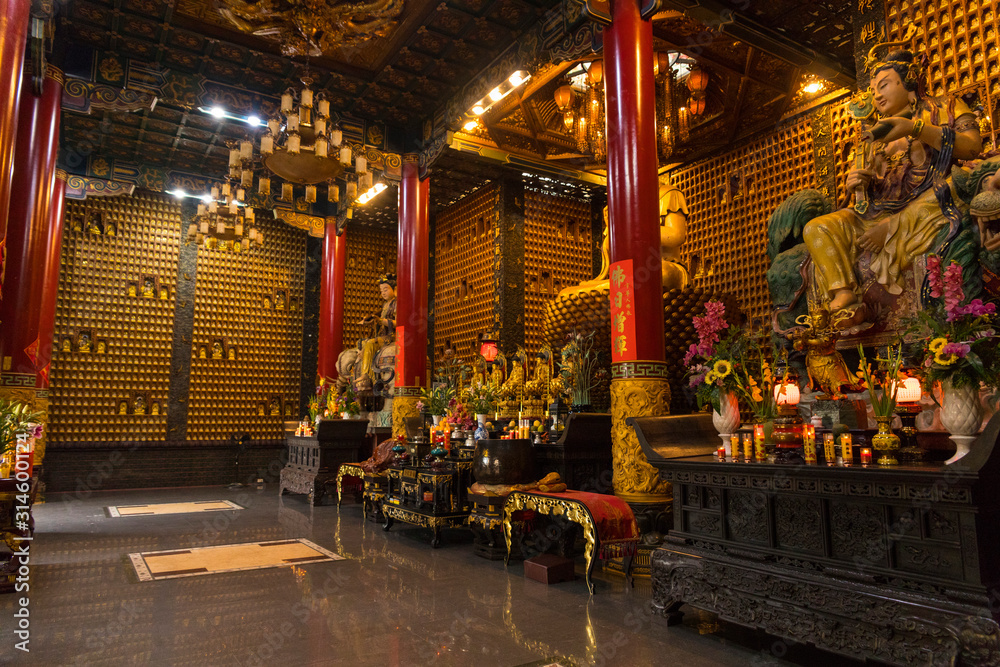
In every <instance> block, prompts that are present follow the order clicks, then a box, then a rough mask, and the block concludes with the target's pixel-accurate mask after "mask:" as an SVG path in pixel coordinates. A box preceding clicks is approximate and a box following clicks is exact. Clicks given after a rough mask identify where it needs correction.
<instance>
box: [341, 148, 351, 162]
mask: <svg viewBox="0 0 1000 667" xmlns="http://www.w3.org/2000/svg"><path fill="white" fill-rule="evenodd" d="M340 164H342V165H344V166H345V167H349V166H350V164H351V147H350V146H348V145H347V144H344V145H343V146H342V147H341V148H340Z"/></svg>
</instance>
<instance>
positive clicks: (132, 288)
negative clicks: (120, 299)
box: [128, 283, 137, 296]
mask: <svg viewBox="0 0 1000 667" xmlns="http://www.w3.org/2000/svg"><path fill="white" fill-rule="evenodd" d="M136 291H137V290H136V286H135V283H129V284H128V295H129V296H135V295H136Z"/></svg>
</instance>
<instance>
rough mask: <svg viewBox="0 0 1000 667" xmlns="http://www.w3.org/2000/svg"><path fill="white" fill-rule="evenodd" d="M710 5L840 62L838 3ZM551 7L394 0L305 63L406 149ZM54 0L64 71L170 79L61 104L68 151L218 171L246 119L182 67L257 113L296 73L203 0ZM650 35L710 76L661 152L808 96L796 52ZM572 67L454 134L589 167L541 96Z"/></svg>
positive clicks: (843, 27)
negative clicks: (66, 107) (118, 97)
mask: <svg viewBox="0 0 1000 667" xmlns="http://www.w3.org/2000/svg"><path fill="white" fill-rule="evenodd" d="M719 2H722V3H723V4H729V5H731V6H733V7H735V8H737V9H739V8H740V7H743V9H740V11H742V13H743V15H745V16H748V17H750V18H752V19H753V20H754V21H757V22H759V23H760V24H761V25H764V26H766V27H768V28H769V29H771V30H775V31H777V32H778V33H780V34H782V35H784V36H786V37H787V38H789V39H790V40H793V41H796V42H797V43H799V44H801V45H803V46H805V47H807V48H811V49H814V50H815V51H817V52H819V53H821V54H822V55H823V56H825V57H827V58H829V59H832V60H836V61H838V62H842V63H845V64H848V65H849V66H850V67H851V68H852V69H853V45H852V44H853V40H852V30H853V28H852V26H851V23H850V21H851V7H850V6H849V4H848V3H843V2H836V1H834V0H822V1H821V2H809V1H807V0H771V1H770V2H768V3H753V4H751V5H749V7H747V5H746V3H745V2H742V1H741V2H727V0H719ZM557 5H559V0H444V1H443V2H442V1H440V0H406V5H405V8H404V10H403V14H402V15H401V16H400V18H399V21H398V24H397V25H396V26H395V27H394V28H393V29H392V30H390V31H388V32H387V34H385V35H384V36H381V37H377V38H374V39H372V40H370V41H368V42H366V43H364V44H362V45H361V46H359V47H356V48H351V49H346V48H345V49H339V50H337V51H334V52H332V53H329V54H327V55H324V56H322V57H318V58H312V59H311V60H310V61H309V64H308V71H309V73H310V75H311V76H312V78H313V79H314V80H315V81H316V83H315V86H314V87H316V88H317V89H321V90H325V91H326V92H327V95H328V97H329V99H330V100H331V107H332V109H333V110H335V112H336V113H339V114H341V115H342V116H345V117H350V118H357V119H364V120H366V121H369V122H375V123H378V124H380V125H379V127H380V128H381V129H380V130H379V131H380V132H383V133H384V134H387V135H390V139H392V141H393V143H395V145H394V146H392V147H391V150H395V151H399V152H403V151H409V150H416V149H417V148H418V147H419V146H418V144H417V142H416V140H415V139H414V138H415V137H418V136H420V134H421V132H420V130H421V125H422V124H423V123H424V122H425V121H427V120H429V119H430V118H432V116H433V115H434V113H435V112H436V111H439V110H440V109H441V108H442V105H444V103H445V102H446V101H447V100H449V99H451V98H452V97H454V96H455V95H456V94H458V93H459V92H460V91H462V90H463V89H464V88H465V87H466V86H468V85H469V84H470V82H472V81H474V80H475V77H476V76H477V74H478V73H479V72H481V71H482V70H483V69H484V68H485V67H486V66H487V65H488V64H489V63H490V62H491V61H492V60H493V59H494V58H495V57H496V56H497V54H498V53H500V52H501V51H502V50H503V49H504V48H506V47H508V46H509V45H510V44H512V43H514V42H516V41H517V39H518V37H519V36H520V35H522V34H524V33H525V31H526V30H527V29H528V28H530V27H531V26H532V25H533V24H534V23H535V22H536V21H538V19H539V18H540V17H541V16H542V15H543V14H544V13H545V12H546V11H548V10H550V9H551V8H553V7H555V6H557ZM60 7H61V12H62V13H61V15H60V16H59V18H58V23H57V48H58V49H63V50H65V53H66V54H67V57H68V58H70V60H73V62H67V66H66V69H67V71H68V72H70V73H72V70H73V67H74V66H77V67H78V68H79V67H83V68H84V69H86V68H87V67H89V68H90V75H91V76H93V77H94V78H95V79H96V80H98V81H102V80H103V81H104V82H105V83H111V84H113V83H114V81H115V79H114V78H113V77H109V76H106V75H108V74H109V72H106V71H104V70H103V69H102V67H103V66H104V64H105V62H106V56H108V55H111V56H113V58H117V59H118V62H119V65H118V66H119V67H121V66H122V65H121V63H131V65H129V64H126V65H124V68H125V69H126V70H128V69H130V68H131V69H134V70H136V73H133V72H129V71H126V72H125V73H124V75H123V77H124V78H123V79H122V80H123V81H124V80H129V81H131V80H132V78H133V77H135V78H137V79H141V78H142V77H144V76H145V77H147V78H148V77H159V78H161V79H163V78H164V77H165V78H166V80H167V84H165V85H167V86H168V87H171V89H172V90H175V91H177V94H176V95H174V96H173V97H171V96H160V99H159V101H158V102H157V105H156V107H155V109H153V110H151V111H150V110H145V111H139V112H127V113H126V112H114V111H95V112H93V113H92V114H83V113H75V112H71V111H67V112H65V113H64V114H63V137H62V142H63V143H62V145H63V148H64V149H69V150H70V151H76V152H77V153H78V154H79V155H82V156H83V157H86V156H88V155H100V156H103V157H106V158H109V159H114V160H121V161H123V162H125V163H131V164H147V165H152V166H156V167H158V168H162V169H167V170H180V171H183V172H186V173H193V174H201V175H203V176H206V177H210V178H212V177H219V176H221V175H222V174H223V173H224V172H225V171H226V169H227V156H228V149H227V148H226V146H225V143H226V141H230V140H233V139H239V138H241V137H243V136H244V135H245V134H246V129H247V128H246V126H245V125H244V124H243V123H240V122H236V121H228V120H218V119H216V118H213V117H211V116H208V115H206V114H204V113H203V112H200V111H198V110H197V108H196V106H197V104H195V103H192V100H193V99H195V98H193V97H190V91H187V90H185V88H184V86H185V85H190V82H191V81H192V80H196V81H199V82H202V83H199V84H198V85H199V86H201V89H202V90H205V89H206V88H207V87H209V86H216V87H218V88H225V89H226V90H235V91H238V93H239V94H238V95H237V97H239V98H240V99H241V100H242V103H243V104H244V105H247V106H250V107H254V106H255V105H256V106H257V107H259V109H260V111H261V114H260V115H261V116H266V115H268V113H269V112H271V111H273V109H274V104H275V99H276V96H277V95H280V93H281V92H282V91H283V90H284V89H285V88H287V87H289V86H292V87H296V88H298V87H300V85H301V84H300V81H299V79H300V78H301V76H303V74H305V72H306V62H305V60H304V59H303V58H295V59H291V58H288V57H285V56H283V55H281V51H280V48H279V45H278V44H276V43H274V42H271V41H268V40H266V39H264V38H261V37H256V36H254V35H251V34H245V33H242V32H239V31H237V30H236V29H235V28H234V27H233V26H232V25H231V24H229V23H228V22H227V21H226V19H225V18H223V17H222V16H220V15H219V14H218V12H217V11H216V10H215V9H214V8H213V5H212V0H174V1H169V0H72V1H71V2H68V3H65V4H62V5H60ZM654 39H655V47H656V48H657V49H658V50H675V51H679V52H681V53H685V54H687V55H689V56H693V57H694V58H695V59H696V60H697V61H698V62H699V64H700V65H701V66H702V67H703V68H704V69H705V70H706V71H707V72H708V73H709V75H710V82H709V87H708V91H707V100H708V101H707V107H706V110H705V113H704V114H703V115H701V116H699V117H696V118H695V122H694V124H693V125H692V128H691V136H690V140H689V141H688V142H687V144H685V145H683V146H681V147H680V148H679V149H678V150H676V151H675V154H674V156H672V157H671V162H676V161H689V160H694V159H698V158H700V157H704V156H705V155H708V154H710V153H712V152H714V151H717V150H719V149H721V148H722V147H724V146H726V145H728V144H731V143H733V142H737V141H739V140H741V139H742V138H745V137H747V136H749V135H751V134H752V133H755V132H759V131H761V130H764V129H766V128H768V127H770V126H774V125H775V124H777V123H779V122H780V121H781V119H782V118H783V117H786V116H787V115H788V114H789V112H790V111H792V110H794V109H795V108H796V107H799V106H800V105H802V104H805V103H807V102H809V101H810V100H809V98H808V97H807V96H804V95H803V93H801V92H800V88H801V86H802V84H803V82H804V81H805V77H806V69H805V65H799V66H797V65H793V64H790V63H789V62H787V61H786V60H782V59H779V58H777V57H775V56H772V55H769V54H768V53H766V52H764V51H763V50H761V49H759V48H755V47H753V46H750V45H749V44H747V43H744V42H741V41H739V40H736V39H734V38H733V37H732V36H730V35H728V34H726V33H725V32H719V31H718V30H715V29H712V28H708V27H706V26H705V25H703V24H701V23H699V22H697V21H695V20H693V19H690V18H687V17H685V16H683V15H681V14H679V13H677V12H664V13H661V14H660V15H658V16H657V18H656V19H655V20H654ZM88 58H89V59H90V60H88ZM81 63H82V64H81ZM576 64H577V63H561V64H559V65H551V64H550V65H544V66H543V67H542V68H541V69H540V70H538V71H535V72H532V79H531V80H530V81H529V85H527V86H524V87H522V88H520V89H518V90H517V91H515V93H514V94H512V95H510V96H508V97H507V98H505V99H504V100H503V102H502V103H500V104H498V105H497V106H496V107H494V108H493V109H491V110H490V111H489V112H488V113H487V114H486V115H485V116H484V117H483V126H482V127H480V128H478V129H477V130H475V131H473V132H469V133H460V136H464V137H466V138H467V139H469V140H472V141H476V142H478V143H480V144H482V145H483V146H487V147H493V148H496V149H498V150H500V151H504V152H507V153H509V154H512V155H515V156H521V157H524V158H527V159H529V160H536V161H540V162H544V163H547V164H552V165H556V166H558V167H562V168H565V169H569V170H580V169H588V170H591V171H594V172H597V173H600V172H601V171H602V170H603V168H602V166H601V165H595V164H593V163H592V160H590V159H589V158H588V157H587V156H581V155H579V154H578V153H577V149H576V145H575V141H574V140H573V139H572V137H570V136H569V135H568V134H567V133H566V131H565V130H564V128H563V123H562V118H561V114H560V113H559V112H558V110H557V109H556V105H555V102H554V100H553V91H554V90H555V88H556V87H557V86H558V85H560V83H561V76H562V74H563V73H564V72H566V71H568V70H569V69H570V68H572V67H574V66H575V65H576ZM109 67H111V66H109ZM111 69H112V70H113V69H114V67H111ZM114 73H115V72H113V71H112V72H111V74H114ZM831 89H832V86H831V87H828V88H827V89H825V90H824V91H822V92H821V93H818V94H817V95H815V96H814V97H819V96H822V95H823V94H826V93H828V92H829V91H830V90H831ZM407 137H410V139H407ZM389 143H390V142H389V141H388V140H387V141H386V145H387V146H388V144H389ZM64 153H65V150H64ZM469 160H470V158H469V157H468V156H467V154H465V153H463V154H457V153H454V152H453V151H446V157H445V159H444V161H443V162H441V163H439V164H437V165H436V166H435V171H434V175H433V178H434V179H435V180H434V181H433V182H432V187H431V192H432V195H431V197H432V209H437V208H440V207H441V206H444V205H446V204H447V203H448V202H450V201H454V200H456V199H457V198H458V197H460V196H461V195H462V194H463V193H465V192H467V191H470V190H473V189H475V188H476V187H479V186H480V185H482V184H483V183H485V182H487V181H489V180H491V179H492V178H496V177H498V173H499V169H500V167H499V166H498V165H495V164H494V163H491V162H489V161H479V162H469ZM463 163H464V164H466V165H468V166H466V167H462V166H461V165H462V164H463ZM70 166H71V167H72V165H70ZM494 172H496V173H494ZM378 200H380V203H378V204H376V203H375V202H373V203H372V204H374V205H370V210H369V211H368V212H365V213H361V212H360V211H359V213H360V218H361V219H362V220H365V221H366V222H359V224H379V225H383V224H392V222H393V221H394V218H395V216H394V214H392V215H390V214H389V213H388V212H387V211H386V207H387V206H390V204H391V207H392V209H393V211H394V209H395V201H396V196H395V190H394V189H390V190H389V191H387V192H385V193H383V194H382V195H380V197H379V198H378Z"/></svg>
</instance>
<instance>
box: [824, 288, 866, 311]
mask: <svg viewBox="0 0 1000 667" xmlns="http://www.w3.org/2000/svg"><path fill="white" fill-rule="evenodd" d="M854 304H860V301H858V296H857V295H856V294H855V293H854V290H849V289H839V290H837V293H836V294H835V295H834V297H833V300H832V301H831V302H830V312H831V313H835V312H837V311H838V310H841V309H843V308H847V307H848V306H853V305H854Z"/></svg>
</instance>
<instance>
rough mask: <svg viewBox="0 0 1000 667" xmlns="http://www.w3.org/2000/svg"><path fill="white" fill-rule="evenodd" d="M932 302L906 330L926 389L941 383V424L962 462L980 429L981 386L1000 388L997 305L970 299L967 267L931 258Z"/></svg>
mask: <svg viewBox="0 0 1000 667" xmlns="http://www.w3.org/2000/svg"><path fill="white" fill-rule="evenodd" d="M927 286H928V288H929V294H930V297H931V298H930V301H929V303H927V304H925V307H924V309H923V310H921V311H920V312H918V313H917V317H916V319H915V320H914V321H913V322H912V323H911V327H910V329H909V330H908V332H907V335H908V337H909V338H911V339H913V340H916V341H917V343H916V348H917V349H916V352H917V354H918V355H919V356H920V357H921V358H922V360H923V363H922V367H923V380H924V386H925V388H927V389H930V388H932V387H933V386H934V385H935V384H940V386H941V403H942V405H941V424H942V425H943V426H944V427H945V428H946V429H947V430H948V432H949V433H950V434H951V439H952V440H953V441H954V442H955V445H956V450H957V451H956V453H955V456H954V457H952V458H951V459H949V460H948V463H952V462H954V461H957V460H958V459H959V458H961V457H962V456H964V455H965V454H966V453H968V451H969V445H970V443H971V442H972V441H973V440H974V439H975V435H976V433H978V432H979V426H980V423H981V421H982V408H981V404H980V401H979V392H980V389H981V388H982V387H984V386H985V387H988V388H991V389H998V388H1000V353H998V350H997V344H998V342H1000V339H998V337H997V334H996V328H995V319H996V306H995V305H994V304H992V303H983V302H982V300H980V299H973V300H971V301H969V302H968V303H964V302H965V301H966V298H965V293H964V291H963V288H962V267H961V266H960V265H959V264H957V263H955V262H951V263H950V264H949V265H948V266H947V267H945V268H942V266H941V260H940V258H938V257H937V256H934V255H931V256H929V257H928V258H927Z"/></svg>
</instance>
